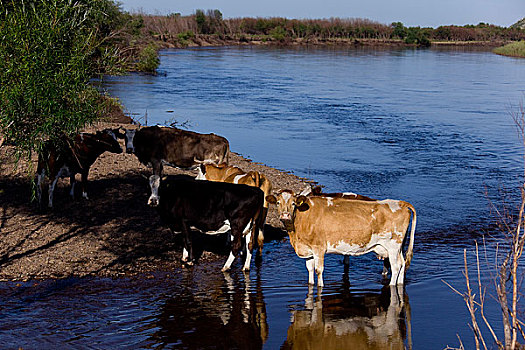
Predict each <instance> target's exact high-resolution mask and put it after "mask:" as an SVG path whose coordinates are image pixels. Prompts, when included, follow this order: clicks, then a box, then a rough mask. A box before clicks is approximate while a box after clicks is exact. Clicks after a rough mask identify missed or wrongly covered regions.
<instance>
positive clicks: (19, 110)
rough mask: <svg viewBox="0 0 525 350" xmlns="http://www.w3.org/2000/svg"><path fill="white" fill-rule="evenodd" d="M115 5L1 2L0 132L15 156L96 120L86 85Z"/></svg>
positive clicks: (92, 93)
mask: <svg viewBox="0 0 525 350" xmlns="http://www.w3.org/2000/svg"><path fill="white" fill-rule="evenodd" d="M115 8H116V7H115V5H114V3H113V2H111V1H105V0H82V1H76V2H73V1H60V0H34V1H23V2H19V1H14V0H11V1H2V0H0V38H2V40H0V81H1V82H2V83H1V84H0V130H1V131H2V132H3V133H4V134H5V135H6V137H7V139H8V140H9V141H10V142H12V143H13V144H15V146H16V150H17V153H18V156H29V155H30V154H31V152H33V151H35V150H37V151H39V150H40V149H41V147H42V144H43V142H44V141H45V140H46V139H51V140H55V141H58V140H61V139H63V138H64V136H69V135H71V134H73V133H76V132H78V130H79V129H81V128H83V127H84V126H85V125H86V124H88V123H90V122H92V121H93V120H95V119H96V118H97V112H98V104H97V99H98V96H99V94H98V92H97V91H96V90H95V89H94V88H93V87H91V86H90V85H89V81H90V79H91V78H92V77H93V75H95V73H96V72H97V70H98V68H99V67H100V66H102V65H103V64H102V63H101V60H102V57H103V56H101V53H100V51H99V48H100V47H101V43H102V40H101V36H103V35H104V34H103V33H107V32H108V31H109V30H110V27H111V26H113V25H114V22H112V21H113V20H115V18H114V17H111V16H117V14H116V13H111V11H109V10H111V9H115ZM117 17H118V16H117ZM107 53H108V54H109V52H107ZM105 58H106V59H107V57H105Z"/></svg>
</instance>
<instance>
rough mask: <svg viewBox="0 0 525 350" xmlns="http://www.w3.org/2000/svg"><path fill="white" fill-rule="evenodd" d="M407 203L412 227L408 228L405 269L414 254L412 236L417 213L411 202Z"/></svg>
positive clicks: (414, 231)
mask: <svg viewBox="0 0 525 350" xmlns="http://www.w3.org/2000/svg"><path fill="white" fill-rule="evenodd" d="M406 204H407V208H408V209H410V210H411V211H412V214H413V216H412V228H411V229H410V241H409V243H408V249H407V253H406V258H405V270H408V268H409V267H410V262H411V261H412V257H413V255H414V253H413V251H414V236H415V233H416V222H417V214H416V209H415V208H414V207H413V206H412V204H410V203H406Z"/></svg>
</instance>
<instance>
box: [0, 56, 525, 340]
mask: <svg viewBox="0 0 525 350" xmlns="http://www.w3.org/2000/svg"><path fill="white" fill-rule="evenodd" d="M159 71H160V74H159V75H158V76H150V75H140V74H132V75H128V76H119V77H107V78H105V80H104V84H103V86H104V88H105V89H106V90H107V91H108V92H109V94H110V95H111V96H114V97H118V98H119V99H120V100H121V102H122V103H123V105H124V106H125V108H126V109H127V111H128V112H129V113H130V114H131V115H132V116H133V117H134V118H135V119H136V120H139V121H140V122H141V123H142V124H146V123H147V124H148V125H153V124H157V123H159V124H169V123H171V122H173V121H176V122H177V123H185V125H186V127H187V128H189V129H191V130H194V131H198V132H203V133H208V132H214V133H216V134H219V135H222V136H225V137H226V138H227V139H228V140H229V141H230V147H231V149H232V151H234V152H237V153H240V154H242V155H244V156H246V157H248V158H251V159H253V160H254V161H257V162H261V163H265V164H267V165H269V166H273V167H276V168H279V169H284V170H287V171H292V172H293V173H294V174H296V175H298V176H302V177H306V178H309V179H312V180H315V181H317V182H319V183H320V184H322V185H323V186H325V190H326V191H329V192H330V191H338V192H339V191H351V192H356V193H360V194H364V195H367V196H370V197H373V198H394V199H403V200H406V201H408V202H410V203H412V204H413V205H414V206H415V207H416V209H417V211H418V227H417V231H416V245H415V253H414V260H413V263H412V265H411V267H410V269H409V270H408V272H407V277H406V288H405V291H404V293H403V292H402V291H399V290H397V289H396V290H394V289H390V288H389V287H388V286H386V287H384V281H382V279H381V274H380V271H381V268H382V263H381V262H380V261H377V259H375V257H373V256H363V257H358V258H353V259H352V261H351V267H350V271H349V272H348V274H345V271H344V268H343V264H342V261H341V259H340V257H336V256H330V257H329V258H328V259H327V261H326V265H325V283H326V286H325V288H324V289H323V290H322V291H318V290H313V291H309V290H308V286H307V283H306V281H307V272H306V268H305V266H304V261H302V260H301V259H299V258H297V257H296V255H295V253H294V252H293V249H292V247H291V246H290V244H289V243H288V242H287V241H285V242H279V241H275V242H271V243H269V244H266V245H265V247H264V253H263V261H262V264H261V265H260V266H258V267H254V269H253V270H252V271H251V272H250V274H249V275H244V274H243V273H242V272H241V271H240V267H239V266H238V265H234V271H233V272H232V273H231V275H223V274H222V273H220V271H219V270H220V264H211V265H207V266H203V265H197V266H196V267H195V268H194V269H191V270H182V271H173V272H172V273H169V274H165V273H158V274H157V275H155V277H154V278H152V279H149V280H146V281H144V280H141V279H121V280H107V279H97V278H93V279H80V280H77V279H71V280H61V281H44V282H42V283H39V284H37V285H33V284H31V283H28V284H26V285H22V286H21V287H16V288H15V287H14V286H12V285H9V284H7V285H2V287H1V288H0V301H1V302H2V304H1V305H2V308H1V309H0V319H2V323H0V339H1V340H0V342H3V343H4V344H6V346H7V347H14V346H22V347H27V348H34V347H39V348H53V347H55V348H56V347H71V348H77V347H80V348H82V347H85V348H112V347H118V348H155V349H162V348H177V349H178V348H188V349H193V348H219V349H222V348H241V349H247V348H249V349H260V348H265V349H276V348H284V349H289V348H293V349H307V348H310V349H317V348H319V347H320V346H323V348H326V349H332V348H333V349H341V348H349V349H350V348H360V349H361V348H362V349H366V348H370V349H387V348H388V349H390V348H395V349H398V348H399V349H402V348H404V347H406V348H414V349H443V348H445V347H446V346H447V345H450V346H458V345H459V343H458V339H457V335H459V336H460V337H461V339H462V341H463V342H464V344H465V346H466V347H467V348H471V347H472V346H473V344H474V343H473V339H472V335H471V331H470V329H469V327H468V323H469V321H470V319H469V315H468V313H467V311H466V308H465V306H464V302H463V300H462V298H461V297H460V296H458V295H456V294H455V293H454V292H453V291H452V290H451V289H450V288H449V287H447V286H446V285H445V283H444V282H443V280H445V281H447V282H449V283H451V284H452V285H454V286H455V287H457V288H458V289H460V290H464V289H465V288H464V281H463V276H462V273H461V270H462V268H463V249H467V252H468V256H469V258H470V261H471V263H472V261H473V255H472V252H473V249H474V241H475V240H477V241H478V242H481V241H482V239H483V237H489V236H490V237H492V238H488V246H487V251H488V253H487V254H488V256H489V257H491V256H493V254H494V245H493V244H492V243H493V242H494V240H497V239H498V237H500V235H499V234H498V232H496V231H494V225H493V218H494V216H493V211H492V210H491V206H490V203H491V202H492V203H495V204H499V203H500V199H501V198H502V197H505V198H507V199H508V202H509V203H510V204H513V203H515V201H516V199H517V198H519V183H520V181H521V180H522V177H523V145H522V143H521V141H520V139H519V137H518V133H517V129H516V126H515V124H514V121H513V119H512V115H513V114H516V113H518V112H519V104H520V102H523V99H524V98H525V84H523V82H525V60H520V59H514V58H508V57H502V56H497V55H495V54H492V53H491V52H489V51H484V50H472V49H453V50H450V49H424V50H416V49H401V50H398V49H396V50H390V49H387V50H385V49H375V48H374V49H371V48H269V47H226V48H200V49H185V50H166V51H162V52H161V66H160V67H159ZM494 237H495V238H494ZM488 269H489V268H488V267H487V266H486V264H482V270H483V271H484V272H485V274H484V276H485V277H484V281H485V283H487V285H488V286H490V281H489V280H488V277H487V276H488ZM486 307H487V310H486V312H487V314H488V315H489V320H490V321H491V323H493V325H494V327H495V329H497V330H498V332H501V322H500V316H499V314H498V312H499V310H498V306H497V305H496V304H495V303H494V302H493V301H492V300H490V302H488V303H487V306H486ZM72 310H73V311H72ZM75 310H76V311H75ZM13 329H14V330H15V331H14V332H11V333H9V332H10V330H13ZM35 329H37V330H38V331H39V334H41V336H40V337H39V339H33V338H34V337H32V336H31V334H34V332H35ZM24 334H26V337H24ZM487 335H488V333H487ZM21 338H22V339H25V340H24V341H21V340H20V339H21Z"/></svg>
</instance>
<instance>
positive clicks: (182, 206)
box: [157, 175, 264, 271]
mask: <svg viewBox="0 0 525 350" xmlns="http://www.w3.org/2000/svg"><path fill="white" fill-rule="evenodd" d="M158 185H159V186H158V187H159V197H160V199H161V200H160V201H159V205H158V206H157V210H158V212H159V214H160V216H161V218H162V220H163V221H164V222H165V223H166V224H167V225H168V227H169V228H170V230H171V231H173V232H182V234H183V241H184V250H183V256H182V260H183V261H184V262H187V263H188V264H192V263H193V251H192V236H191V229H192V228H196V229H198V230H200V231H202V232H205V233H207V234H214V233H222V232H225V231H227V230H230V234H231V237H232V243H231V252H230V255H229V257H228V260H227V261H226V263H225V264H224V266H223V268H222V271H226V270H229V269H230V267H231V264H232V262H233V261H234V259H235V257H236V256H237V255H238V254H239V253H240V251H241V248H242V238H243V237H244V238H245V242H246V260H245V262H244V266H243V270H245V271H247V270H249V269H250V261H251V256H252V251H253V248H254V244H255V239H254V237H255V236H256V233H257V232H258V229H259V225H261V217H262V208H263V202H264V193H263V192H262V191H261V190H260V189H258V188H255V187H251V186H247V185H238V184H230V183H223V182H212V181H204V180H195V179H193V178H192V177H190V176H185V175H176V176H168V177H166V178H163V179H162V181H160V183H159V184H158Z"/></svg>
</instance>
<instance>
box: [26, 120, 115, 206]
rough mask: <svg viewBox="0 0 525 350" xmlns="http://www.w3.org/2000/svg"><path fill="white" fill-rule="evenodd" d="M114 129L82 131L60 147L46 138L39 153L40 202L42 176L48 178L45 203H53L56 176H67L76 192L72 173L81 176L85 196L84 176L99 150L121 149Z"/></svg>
mask: <svg viewBox="0 0 525 350" xmlns="http://www.w3.org/2000/svg"><path fill="white" fill-rule="evenodd" d="M116 132H117V131H116V130H112V129H105V130H102V131H97V132H96V133H95V134H89V133H81V134H78V135H76V136H75V137H74V138H73V140H71V141H67V142H66V145H65V146H64V148H62V149H59V148H57V146H56V145H54V144H52V143H51V142H46V144H45V145H44V149H43V151H42V153H41V154H39V156H38V168H37V172H36V177H37V195H38V202H39V204H40V206H42V187H43V184H44V179H45V177H46V176H47V177H48V178H49V193H48V196H49V201H48V207H49V208H52V207H53V191H54V189H55V186H56V183H57V181H58V178H59V177H66V176H69V179H70V183H71V191H70V194H71V196H72V197H73V196H74V194H75V175H76V174H78V173H80V174H81V176H82V182H81V187H82V197H84V198H85V199H88V195H87V180H88V174H89V168H90V167H91V165H92V164H93V163H94V162H95V160H96V159H97V158H98V156H100V155H101V154H102V153H104V152H106V151H108V152H112V153H122V148H121V147H120V144H119V142H118V140H117V138H116V136H115V133H116Z"/></svg>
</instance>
